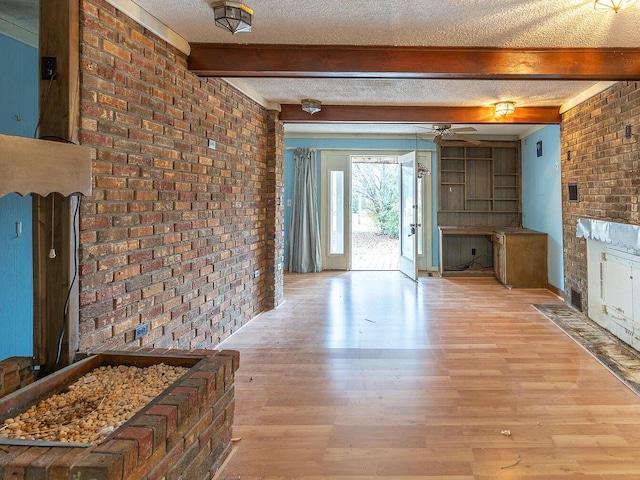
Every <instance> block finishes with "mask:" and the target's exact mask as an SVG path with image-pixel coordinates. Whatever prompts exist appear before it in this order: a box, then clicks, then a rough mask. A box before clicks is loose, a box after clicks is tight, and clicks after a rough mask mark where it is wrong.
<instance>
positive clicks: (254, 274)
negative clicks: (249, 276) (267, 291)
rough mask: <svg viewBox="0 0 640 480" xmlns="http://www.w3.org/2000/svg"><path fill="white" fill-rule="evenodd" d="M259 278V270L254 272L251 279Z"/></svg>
mask: <svg viewBox="0 0 640 480" xmlns="http://www.w3.org/2000/svg"><path fill="white" fill-rule="evenodd" d="M259 276H260V270H256V271H255V272H253V278H258V277H259Z"/></svg>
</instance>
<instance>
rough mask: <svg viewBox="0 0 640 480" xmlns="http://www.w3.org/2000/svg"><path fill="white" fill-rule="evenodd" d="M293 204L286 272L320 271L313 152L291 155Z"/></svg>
mask: <svg viewBox="0 0 640 480" xmlns="http://www.w3.org/2000/svg"><path fill="white" fill-rule="evenodd" d="M293 161H294V165H295V167H294V175H293V202H292V209H291V222H290V229H289V271H290V272H299V273H308V272H320V271H322V257H321V253H320V221H319V219H318V187H317V185H318V183H317V174H316V152H315V150H311V149H310V148H296V149H295V150H294V152H293Z"/></svg>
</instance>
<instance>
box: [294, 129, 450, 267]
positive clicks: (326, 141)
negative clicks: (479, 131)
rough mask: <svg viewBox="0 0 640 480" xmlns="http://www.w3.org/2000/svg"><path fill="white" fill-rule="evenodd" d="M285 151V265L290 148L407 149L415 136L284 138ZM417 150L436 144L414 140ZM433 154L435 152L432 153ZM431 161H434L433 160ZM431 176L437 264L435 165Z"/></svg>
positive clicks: (354, 152)
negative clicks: (394, 137)
mask: <svg viewBox="0 0 640 480" xmlns="http://www.w3.org/2000/svg"><path fill="white" fill-rule="evenodd" d="M284 145H285V153H284V204H285V216H284V228H285V265H286V262H287V259H288V253H289V219H290V217H291V207H290V206H289V204H288V203H289V202H288V200H290V199H292V198H293V149H294V148H296V147H309V148H315V149H316V150H317V153H316V155H317V157H316V158H318V159H319V158H320V152H321V151H322V150H323V149H331V150H340V149H344V150H350V151H352V153H353V155H356V154H358V153H359V152H358V150H361V153H365V152H367V151H371V150H395V151H399V152H402V151H404V152H411V151H414V150H416V139H415V138H407V139H385V138H285V142H284ZM418 148H419V149H420V150H435V148H436V145H435V143H433V142H430V141H426V140H422V139H421V140H420V141H419V143H418ZM434 158H435V153H434ZM434 165H435V162H434ZM433 170H434V171H433V172H432V175H431V176H430V177H429V178H431V182H432V184H431V187H432V188H431V192H432V199H431V204H432V206H433V208H434V211H433V233H432V257H433V258H432V264H433V265H437V264H438V229H437V225H436V212H435V208H436V205H437V199H438V197H437V195H438V189H437V181H438V178H437V172H436V171H435V170H437V168H433ZM318 181H320V165H319V162H318ZM319 193H320V185H318V194H319Z"/></svg>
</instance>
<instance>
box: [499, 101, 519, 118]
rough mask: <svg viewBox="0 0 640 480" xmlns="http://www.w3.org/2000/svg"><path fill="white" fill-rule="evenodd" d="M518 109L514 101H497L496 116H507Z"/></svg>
mask: <svg viewBox="0 0 640 480" xmlns="http://www.w3.org/2000/svg"><path fill="white" fill-rule="evenodd" d="M515 111H516V104H515V103H513V102H499V103H496V117H506V116H507V115H511V114H512V113H513V112H515Z"/></svg>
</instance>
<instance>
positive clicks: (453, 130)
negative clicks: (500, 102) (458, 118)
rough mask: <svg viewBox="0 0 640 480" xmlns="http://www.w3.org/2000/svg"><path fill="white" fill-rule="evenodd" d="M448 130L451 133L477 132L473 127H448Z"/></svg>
mask: <svg viewBox="0 0 640 480" xmlns="http://www.w3.org/2000/svg"><path fill="white" fill-rule="evenodd" d="M449 131H450V132H453V133H458V132H477V131H478V130H476V129H475V128H473V127H460V128H450V129H449Z"/></svg>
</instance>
